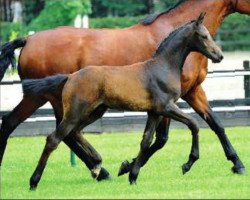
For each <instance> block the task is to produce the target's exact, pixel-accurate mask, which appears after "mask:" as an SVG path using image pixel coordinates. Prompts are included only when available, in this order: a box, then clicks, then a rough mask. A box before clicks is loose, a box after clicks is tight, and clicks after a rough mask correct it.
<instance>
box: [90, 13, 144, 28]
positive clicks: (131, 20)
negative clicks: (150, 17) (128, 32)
mask: <svg viewBox="0 0 250 200" xmlns="http://www.w3.org/2000/svg"><path fill="white" fill-rule="evenodd" d="M141 19H143V17H142V16H139V17H106V18H90V28H126V27H129V26H132V25H135V24H137V23H138V22H139V21H140V20H141Z"/></svg>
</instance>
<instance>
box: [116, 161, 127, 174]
mask: <svg viewBox="0 0 250 200" xmlns="http://www.w3.org/2000/svg"><path fill="white" fill-rule="evenodd" d="M129 171H130V163H129V162H128V161H127V160H125V161H123V162H122V164H121V167H120V169H119V172H118V176H122V175H124V174H126V173H128V172H129Z"/></svg>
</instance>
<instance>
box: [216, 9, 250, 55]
mask: <svg viewBox="0 0 250 200" xmlns="http://www.w3.org/2000/svg"><path fill="white" fill-rule="evenodd" d="M217 38H220V40H221V41H222V48H223V50H226V51H233V50H235V49H237V50H250V17H249V16H247V15H241V14H238V13H237V14H233V15H231V16H229V17H228V18H226V19H225V21H224V22H223V24H222V26H221V28H220V30H219V32H218V34H217Z"/></svg>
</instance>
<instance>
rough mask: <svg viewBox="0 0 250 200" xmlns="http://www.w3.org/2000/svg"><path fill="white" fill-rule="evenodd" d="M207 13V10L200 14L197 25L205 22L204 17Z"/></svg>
mask: <svg viewBox="0 0 250 200" xmlns="http://www.w3.org/2000/svg"><path fill="white" fill-rule="evenodd" d="M205 15H206V13H205V12H202V13H201V14H200V16H199V17H198V19H197V20H196V25H197V26H199V25H200V24H202V23H203V21H204V18H205Z"/></svg>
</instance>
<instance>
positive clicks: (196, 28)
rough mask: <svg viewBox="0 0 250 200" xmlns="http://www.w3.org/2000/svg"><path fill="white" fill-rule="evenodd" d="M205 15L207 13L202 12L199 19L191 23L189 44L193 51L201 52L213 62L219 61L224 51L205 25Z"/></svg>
mask: <svg viewBox="0 0 250 200" xmlns="http://www.w3.org/2000/svg"><path fill="white" fill-rule="evenodd" d="M204 17H205V13H201V14H200V16H199V17H198V19H197V20H194V21H192V22H191V23H190V26H191V29H189V30H190V31H189V33H188V37H189V42H188V45H189V47H190V48H191V50H192V51H197V52H200V53H202V54H203V55H205V56H206V57H208V58H210V59H211V60H212V61H213V62H215V63H218V62H220V61H222V59H223V55H222V51H221V49H220V48H219V47H218V46H217V44H216V43H215V41H214V40H213V38H212V37H211V35H210V33H209V32H208V30H207V28H206V27H205V26H204V25H203V20H204Z"/></svg>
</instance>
